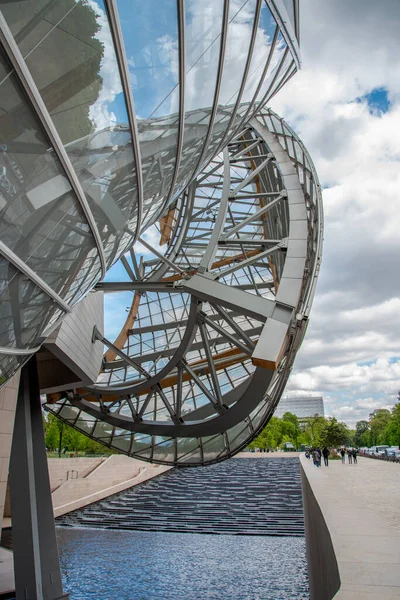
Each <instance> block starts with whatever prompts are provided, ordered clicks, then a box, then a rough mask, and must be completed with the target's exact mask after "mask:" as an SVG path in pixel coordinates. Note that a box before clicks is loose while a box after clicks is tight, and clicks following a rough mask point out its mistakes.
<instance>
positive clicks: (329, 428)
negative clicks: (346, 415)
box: [319, 417, 350, 448]
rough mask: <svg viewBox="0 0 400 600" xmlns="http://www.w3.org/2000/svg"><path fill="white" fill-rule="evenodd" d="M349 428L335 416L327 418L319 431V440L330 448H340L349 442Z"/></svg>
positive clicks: (322, 444)
mask: <svg viewBox="0 0 400 600" xmlns="http://www.w3.org/2000/svg"><path fill="white" fill-rule="evenodd" d="M349 441H350V440H349V429H348V427H347V426H346V425H345V424H344V423H341V422H339V421H338V420H337V419H336V418H335V417H330V418H328V419H325V423H324V425H323V427H322V428H321V430H320V432H319V442H320V445H321V446H328V447H329V448H338V447H339V446H342V445H344V444H348V443H349Z"/></svg>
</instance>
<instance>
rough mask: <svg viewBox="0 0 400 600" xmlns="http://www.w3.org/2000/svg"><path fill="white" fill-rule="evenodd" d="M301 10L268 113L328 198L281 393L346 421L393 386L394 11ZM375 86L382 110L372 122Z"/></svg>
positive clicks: (398, 245)
mask: <svg viewBox="0 0 400 600" xmlns="http://www.w3.org/2000/svg"><path fill="white" fill-rule="evenodd" d="M301 11H302V12H301V22H302V33H301V40H302V44H301V47H302V56H303V70H302V71H301V72H299V73H298V74H296V75H295V77H294V78H292V80H291V81H290V82H289V83H288V85H287V86H286V87H285V88H283V90H282V91H281V92H280V93H279V94H278V96H277V97H276V98H275V99H274V101H273V103H272V107H273V108H274V110H276V111H277V112H278V113H279V114H282V116H284V117H285V118H287V119H288V120H289V122H290V123H291V124H292V125H293V126H294V128H295V129H296V131H297V132H298V133H299V135H300V137H301V138H302V139H303V141H304V143H305V144H306V146H307V148H308V149H309V151H310V153H311V156H312V158H313V160H314V162H315V165H316V168H317V171H318V174H319V177H320V180H321V183H322V185H323V186H324V187H325V188H327V189H325V190H324V211H325V241H324V255H323V264H322V269H321V276H320V281H319V284H318V288H317V294H316V297H315V301H314V306H313V310H312V312H311V318H310V325H309V328H308V332H307V337H306V340H305V342H304V345H303V347H302V349H301V350H300V352H299V355H298V357H297V360H296V363H295V368H294V370H293V374H292V376H291V379H290V382H289V387H288V391H296V390H302V391H304V392H307V391H309V390H313V391H318V392H320V393H323V394H324V395H325V397H326V396H329V401H328V402H327V412H328V407H329V414H334V415H335V416H337V417H339V418H341V419H343V420H345V421H347V422H349V423H350V424H354V422H355V421H356V420H358V419H361V418H368V414H369V413H370V412H372V410H374V409H375V408H379V407H383V406H392V405H393V403H394V402H395V399H396V394H397V390H398V389H399V388H400V363H399V362H393V361H391V360H390V359H394V358H397V357H400V336H399V331H400V269H399V267H398V263H399V256H400V235H399V232H400V217H399V215H400V210H399V201H400V168H399V167H400V142H399V138H398V136H397V135H395V134H394V132H396V131H399V130H400V62H399V61H398V30H399V26H400V4H399V3H398V1H397V0H384V1H383V2H381V3H379V4H375V3H368V9H366V4H365V2H364V1H363V0H352V2H347V1H346V0H336V1H335V2H332V3H327V2H320V0H307V2H302V3H301ZM378 88H386V90H387V92H388V97H389V100H390V102H391V105H390V108H389V111H388V112H386V113H383V114H382V113H380V112H379V111H376V110H375V111H372V114H371V111H370V108H369V106H368V103H367V100H366V99H365V96H366V95H367V94H369V93H371V92H372V90H374V89H378Z"/></svg>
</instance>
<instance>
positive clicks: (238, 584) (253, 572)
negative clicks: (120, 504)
mask: <svg viewBox="0 0 400 600" xmlns="http://www.w3.org/2000/svg"><path fill="white" fill-rule="evenodd" d="M57 536H58V543H59V551H60V559H61V569H62V573H63V579H64V589H65V591H66V592H67V591H68V592H69V593H70V597H71V600H89V599H93V600H94V599H96V600H176V599H177V598H179V599H182V600H308V599H309V593H308V581H307V564H306V558H305V541H304V538H298V537H297V538H294V537H269V536H230V535H202V534H181V533H162V532H158V533H154V532H144V531H121V530H120V531H114V530H100V529H87V528H85V529H77V528H63V527H58V528H57Z"/></svg>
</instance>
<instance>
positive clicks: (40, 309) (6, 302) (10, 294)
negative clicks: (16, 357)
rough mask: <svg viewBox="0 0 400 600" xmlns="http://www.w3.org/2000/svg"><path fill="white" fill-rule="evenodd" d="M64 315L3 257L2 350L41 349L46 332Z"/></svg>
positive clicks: (0, 284)
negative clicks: (43, 335) (48, 327)
mask: <svg viewBox="0 0 400 600" xmlns="http://www.w3.org/2000/svg"><path fill="white" fill-rule="evenodd" d="M62 314H63V311H62V310H61V309H59V308H58V307H57V306H56V305H55V303H54V301H53V300H52V299H51V298H50V297H49V296H47V294H45V293H44V292H42V290H41V289H40V288H38V287H37V286H36V285H35V284H34V283H33V282H32V281H31V280H30V279H28V278H27V277H26V276H25V275H24V274H23V273H21V272H20V271H18V270H17V269H16V268H15V267H14V266H13V265H11V264H10V263H9V262H8V261H7V260H6V259H5V258H2V257H1V256H0V346H3V347H7V348H21V349H23V348H27V349H29V348H30V347H35V346H37V345H39V344H40V343H41V342H42V338H41V334H42V332H43V330H44V328H45V327H47V326H48V325H49V324H51V323H54V322H55V321H56V320H57V319H59V318H60V316H61V315H62Z"/></svg>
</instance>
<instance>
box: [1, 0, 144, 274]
mask: <svg viewBox="0 0 400 600" xmlns="http://www.w3.org/2000/svg"><path fill="white" fill-rule="evenodd" d="M3 12H4V16H5V18H6V19H7V21H8V23H9V25H10V28H11V29H12V31H13V33H14V35H15V36H16V40H17V42H18V44H19V48H20V51H21V53H22V55H23V56H24V57H25V61H26V63H27V66H28V68H29V70H30V72H31V74H32V76H33V78H34V80H35V83H36V85H37V87H38V88H39V90H40V92H41V95H42V97H43V100H44V102H45V104H46V106H47V109H48V111H49V113H50V115H51V117H52V119H53V121H54V124H55V126H56V128H57V130H58V133H59V135H60V137H61V140H62V142H63V143H64V145H65V147H66V150H67V152H68V154H69V156H70V159H71V162H72V164H73V166H74V168H75V171H76V173H77V175H78V177H79V179H80V183H81V185H82V187H83V189H84V191H85V194H86V197H87V199H88V201H89V204H90V207H91V210H92V212H93V214H94V217H95V220H96V222H97V225H98V229H99V231H100V235H101V238H102V241H103V245H104V248H105V254H106V259H107V263H108V265H111V264H112V263H113V262H114V260H115V259H116V258H117V257H119V253H120V252H121V251H122V250H123V249H124V248H126V246H127V245H128V243H129V242H130V240H131V238H132V231H133V233H134V231H135V229H136V223H137V189H136V167H135V164H134V159H133V151H132V141H131V138H130V134H129V128H128V126H127V123H128V118H127V111H126V105H125V99H124V95H123V93H122V86H121V81H120V76H119V71H118V66H117V61H116V57H115V51H114V46H113V42H112V38H111V33H110V28H109V24H108V20H107V16H106V12H105V8H104V4H103V2H102V1H101V0H98V1H97V2H95V1H94V0H91V1H90V2H75V1H74V0H61V1H59V2H49V3H48V4H47V5H46V6H44V7H43V3H42V2H40V1H39V0H35V1H32V2H29V3H27V4H26V6H25V5H24V17H23V20H22V21H21V20H20V10H19V5H18V6H17V5H16V4H14V3H12V4H7V5H3ZM43 65H46V68H43ZM99 133H100V136H99Z"/></svg>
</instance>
